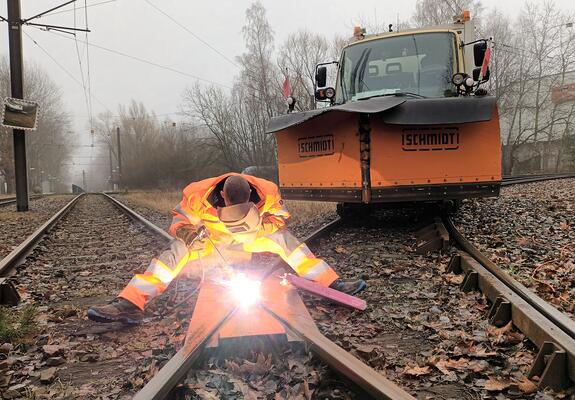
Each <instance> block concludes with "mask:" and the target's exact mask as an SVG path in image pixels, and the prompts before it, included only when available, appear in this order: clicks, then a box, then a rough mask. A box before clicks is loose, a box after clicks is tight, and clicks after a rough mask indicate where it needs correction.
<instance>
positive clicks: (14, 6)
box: [0, 0, 89, 212]
mask: <svg viewBox="0 0 575 400" xmlns="http://www.w3.org/2000/svg"><path fill="white" fill-rule="evenodd" d="M75 1H76V0H69V1H67V2H66V3H64V4H61V5H59V6H56V7H53V8H51V9H49V10H48V11H44V12H42V13H40V14H37V15H34V16H33V17H30V18H27V19H24V20H23V19H22V17H21V14H20V0H6V2H7V6H8V18H4V17H2V16H0V21H6V22H8V44H9V49H10V94H11V96H12V97H13V98H15V99H24V79H23V75H24V72H23V69H24V68H23V64H24V61H23V57H22V25H24V24H29V25H33V26H36V27H44V28H45V29H56V30H72V31H74V30H76V31H84V32H89V30H88V29H74V28H68V27H65V26H58V25H45V24H36V23H31V22H29V21H31V20H33V19H35V18H39V17H41V16H43V15H45V14H47V13H49V12H51V11H54V10H57V9H59V8H61V7H64V6H65V5H68V4H70V3H73V2H75ZM13 139H14V181H15V186H16V209H17V211H20V212H22V211H28V208H29V204H28V168H27V166H26V136H25V133H24V130H23V129H13Z"/></svg>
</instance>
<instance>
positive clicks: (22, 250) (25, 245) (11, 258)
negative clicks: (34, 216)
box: [0, 193, 84, 276]
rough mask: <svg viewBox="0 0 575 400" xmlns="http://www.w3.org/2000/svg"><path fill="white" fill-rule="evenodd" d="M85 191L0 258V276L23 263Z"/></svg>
mask: <svg viewBox="0 0 575 400" xmlns="http://www.w3.org/2000/svg"><path fill="white" fill-rule="evenodd" d="M83 195H84V193H82V194H80V195H78V196H76V197H74V198H73V199H72V200H71V201H70V202H69V203H68V204H66V205H65V206H64V207H62V208H61V209H60V210H59V211H58V212H57V213H56V214H54V215H53V216H52V217H51V218H50V219H49V220H48V221H46V222H45V223H43V224H42V225H41V226H40V227H39V228H38V229H36V231H34V232H33V233H32V234H31V235H30V236H28V237H27V238H26V239H25V240H24V241H23V242H22V243H20V245H19V246H18V247H16V248H15V249H14V250H12V251H11V252H10V253H9V254H8V255H7V256H6V257H4V258H3V259H2V260H0V276H5V275H7V274H8V272H9V271H11V270H13V269H15V268H16V267H17V266H18V265H19V264H21V263H22V262H23V261H24V259H25V258H26V256H27V255H28V254H30V252H31V251H32V250H33V249H34V247H35V246H36V245H37V244H38V242H39V241H40V240H41V239H42V237H44V235H45V234H46V233H48V231H49V230H50V229H51V228H52V227H53V226H54V225H55V224H56V223H57V222H58V221H60V220H61V219H62V218H63V217H64V216H65V215H66V214H68V213H69V212H70V210H71V209H72V208H73V207H74V205H75V204H76V203H77V202H78V200H79V199H80V197H82V196H83Z"/></svg>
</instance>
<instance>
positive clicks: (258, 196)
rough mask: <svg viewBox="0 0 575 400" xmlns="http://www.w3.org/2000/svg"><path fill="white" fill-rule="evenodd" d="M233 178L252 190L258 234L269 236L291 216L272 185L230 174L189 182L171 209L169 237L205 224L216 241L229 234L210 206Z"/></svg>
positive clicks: (268, 182)
mask: <svg viewBox="0 0 575 400" xmlns="http://www.w3.org/2000/svg"><path fill="white" fill-rule="evenodd" d="M232 175H239V176H241V177H243V178H244V179H246V180H247V181H248V182H249V184H250V186H251V188H252V194H251V196H250V201H252V202H254V203H255V204H256V206H257V207H258V209H259V211H260V215H261V216H262V229H260V232H259V234H258V235H262V236H263V235H269V234H272V233H274V232H275V231H277V230H278V229H280V228H281V227H283V226H284V225H285V224H286V220H287V219H288V218H289V216H290V215H289V213H288V211H287V210H286V209H285V207H284V206H283V200H282V199H281V196H280V193H279V189H278V187H277V185H276V184H275V183H273V182H270V181H268V180H265V179H261V178H256V177H255V176H251V175H245V174H237V173H234V172H230V173H227V174H224V175H220V176H217V177H215V178H208V179H204V180H202V181H198V182H192V183H190V184H189V185H188V186H186V188H185V189H184V196H183V198H182V201H181V202H180V204H178V205H177V206H176V207H175V208H174V209H173V210H172V215H173V217H174V218H173V220H172V225H171V226H170V229H169V231H168V232H169V233H170V235H172V236H174V237H175V236H176V230H177V229H178V228H180V227H181V226H183V225H187V224H191V225H205V227H206V228H207V229H208V231H209V232H210V236H211V237H212V238H213V239H215V240H219V239H223V238H224V237H225V236H229V235H232V234H231V233H230V232H229V231H228V230H227V228H226V227H225V225H224V224H223V223H222V222H221V221H220V220H219V218H218V214H217V211H216V207H215V204H212V203H211V202H214V201H215V200H216V198H217V196H218V195H219V193H218V192H219V191H220V190H222V188H223V182H224V180H225V178H227V177H229V176H232Z"/></svg>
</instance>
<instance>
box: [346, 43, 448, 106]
mask: <svg viewBox="0 0 575 400" xmlns="http://www.w3.org/2000/svg"><path fill="white" fill-rule="evenodd" d="M454 46H455V36H454V35H453V34H452V33H449V32H431V33H416V34H411V35H402V36H395V37H389V38H383V39H379V40H372V41H367V42H365V43H361V44H356V45H353V46H350V47H348V48H346V49H345V50H344V52H343V54H342V59H341V64H340V65H341V67H340V71H339V78H338V87H337V97H336V102H337V103H344V102H346V101H350V100H351V101H354V100H360V99H364V98H368V97H373V96H381V95H391V94H396V93H412V94H416V95H420V96H424V97H449V96H454V95H456V93H457V92H456V90H455V87H454V86H453V84H452V83H451V77H452V76H453V65H454V62H455V58H454V57H455V51H454V50H455V49H454Z"/></svg>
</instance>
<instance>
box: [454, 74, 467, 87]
mask: <svg viewBox="0 0 575 400" xmlns="http://www.w3.org/2000/svg"><path fill="white" fill-rule="evenodd" d="M465 78H467V75H465V74H463V73H461V72H458V73H456V74H454V75H453V77H452V78H451V82H453V84H454V85H455V86H461V85H463V83H464V82H465Z"/></svg>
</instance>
